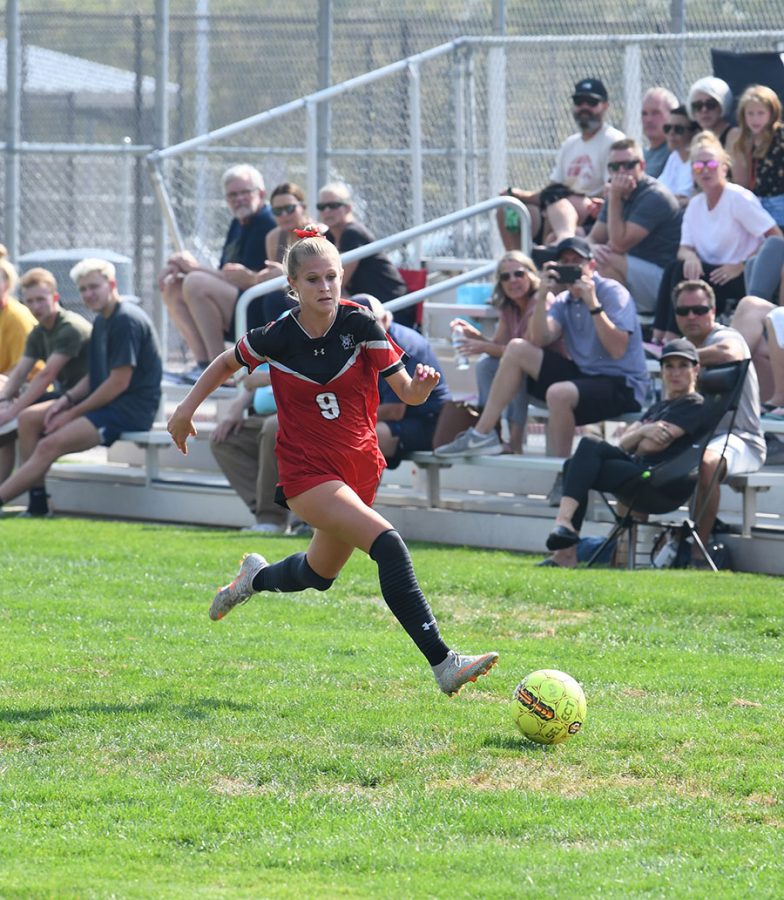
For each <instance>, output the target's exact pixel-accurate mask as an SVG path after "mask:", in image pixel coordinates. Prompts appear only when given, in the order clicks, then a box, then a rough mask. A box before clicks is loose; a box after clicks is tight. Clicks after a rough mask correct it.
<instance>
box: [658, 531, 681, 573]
mask: <svg viewBox="0 0 784 900" xmlns="http://www.w3.org/2000/svg"><path fill="white" fill-rule="evenodd" d="M677 556H678V539H677V538H675V537H671V538H668V539H667V540H666V541H665V543H664V545H663V546H662V548H661V550H659V552H658V553H657V554H656V556H654V558H653V567H654V568H655V569H670V568H672V564H673V563H674V562H675V559H676V557H677Z"/></svg>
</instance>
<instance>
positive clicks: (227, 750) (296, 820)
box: [0, 518, 784, 898]
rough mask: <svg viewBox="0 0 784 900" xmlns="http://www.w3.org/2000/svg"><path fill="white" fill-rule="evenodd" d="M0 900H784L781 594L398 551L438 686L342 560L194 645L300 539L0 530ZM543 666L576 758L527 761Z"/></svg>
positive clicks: (550, 751)
mask: <svg viewBox="0 0 784 900" xmlns="http://www.w3.org/2000/svg"><path fill="white" fill-rule="evenodd" d="M0 528H2V539H3V540H2V547H3V549H2V551H0V553H2V556H3V566H2V598H1V602H0V622H2V634H3V650H2V654H1V656H0V695H1V696H2V705H1V706H0V809H2V813H1V816H2V841H0V896H2V897H26V896H56V897H114V896H117V897H140V898H141V897H145V898H147V897H153V896H166V897H232V898H234V897H302V896H315V895H322V896H326V897H368V896H383V897H386V896H389V897H392V896H395V897H401V896H405V897H450V898H459V897H469V896H471V897H473V896H476V895H481V894H488V895H492V896H494V897H517V896H520V895H522V894H524V893H530V892H534V893H535V894H542V893H544V894H547V895H549V896H554V897H569V896H574V895H576V894H577V893H581V894H583V895H584V896H602V897H624V898H625V897H658V896H684V897H701V896H704V897H712V896H720V897H722V898H725V897H738V898H745V897H748V896H752V895H753V896H760V897H774V896H782V887H781V886H782V884H784V855H782V852H781V848H782V824H784V816H783V815H782V763H781V760H782V758H784V729H782V727H781V721H782V683H781V663H782V634H783V633H784V630H783V629H782V625H781V582H780V580H778V579H773V578H766V577H762V576H749V575H732V574H728V573H721V574H719V575H714V574H712V573H705V574H703V573H697V572H689V571H683V572H675V571H670V572H658V571H657V572H654V571H640V572H636V573H628V572H626V571H618V570H608V571H579V572H564V571H559V570H552V569H537V568H535V567H534V565H533V563H534V559H532V558H531V557H525V556H520V555H515V554H511V553H504V552H489V551H477V550H466V549H454V548H443V547H431V546H424V545H415V546H414V547H413V557H414V562H415V566H416V569H417V572H418V575H419V578H420V581H421V583H422V585H423V587H424V589H425V592H426V594H427V596H428V598H429V599H430V602H431V604H432V606H433V608H434V611H435V613H436V615H437V617H438V619H439V624H440V626H441V629H442V632H443V634H444V636H445V638H446V640H447V642H449V643H450V644H452V645H453V646H455V647H457V648H458V649H463V650H466V651H468V652H479V651H483V650H488V649H497V650H499V651H500V653H501V662H500V664H499V666H498V667H497V668H496V669H494V670H493V672H492V673H491V674H490V676H489V677H488V678H486V679H480V681H479V682H478V683H477V684H476V685H472V686H469V687H468V688H467V689H466V690H465V691H464V692H463V694H461V696H460V697H458V698H453V699H449V698H447V697H445V696H443V695H441V694H439V692H438V691H437V689H436V687H435V682H434V680H433V678H432V675H431V673H430V671H429V669H428V667H427V665H426V664H425V662H424V660H423V659H422V658H421V657H420V656H419V654H418V652H417V651H416V649H415V648H414V646H413V645H412V644H411V642H410V641H409V640H408V638H407V637H406V636H405V634H404V633H403V632H402V630H401V629H400V627H399V625H397V623H396V622H395V620H394V619H393V618H392V616H391V615H390V614H389V612H388V610H387V609H386V607H385V605H384V604H383V602H382V601H381V600H380V598H379V591H378V584H377V578H376V570H375V566H374V565H373V564H372V563H371V561H370V560H368V559H367V558H366V557H365V556H364V555H363V554H360V553H357V554H355V556H354V558H352V560H351V561H350V562H349V564H348V566H347V567H346V569H345V570H344V572H343V573H342V575H341V577H340V578H339V579H338V581H337V582H336V584H335V585H334V587H333V588H332V589H331V590H330V591H329V592H328V593H325V594H321V593H317V592H315V591H308V592H305V593H302V594H297V595H264V596H260V597H258V598H254V600H252V601H251V602H250V603H249V604H248V605H247V606H245V607H242V608H240V609H238V610H235V611H234V612H233V613H232V614H231V615H230V616H229V618H228V619H226V620H224V621H222V622H220V623H217V624H216V623H211V622H210V621H209V619H208V618H207V608H208V606H209V602H210V599H211V597H212V594H213V592H214V589H215V587H216V586H217V585H218V584H219V583H221V582H225V581H227V580H230V578H231V577H233V574H234V572H235V567H236V563H237V561H238V559H239V558H240V556H241V554H242V552H244V551H247V550H250V549H258V550H260V551H261V552H263V553H265V554H266V555H267V556H269V557H270V558H273V559H277V558H280V557H282V556H283V555H285V554H286V553H288V552H291V550H292V549H295V548H296V549H302V548H303V547H304V546H305V543H304V541H302V540H299V539H286V538H259V537H257V536H254V535H247V534H238V533H230V532H224V531H211V530H201V529H184V528H167V527H157V526H148V525H137V524H125V523H111V522H95V521H81V520H68V519H56V520H48V521H43V522H33V521H30V520H14V519H8V518H7V519H4V520H3V521H2V522H0ZM542 667H551V668H559V669H563V670H565V671H568V672H569V673H571V674H572V675H574V676H575V677H576V678H577V679H578V680H579V681H580V682H581V683H582V684H583V687H584V689H585V693H586V696H587V698H588V718H587V722H586V725H585V728H584V730H583V732H582V733H581V734H579V735H578V736H576V737H575V738H573V739H572V740H570V741H569V742H567V743H566V744H563V745H560V746H558V747H550V748H541V747H538V746H536V745H533V744H529V743H527V742H525V741H524V740H523V739H522V738H521V737H520V736H518V735H517V733H516V732H515V730H514V726H513V725H512V722H511V712H510V709H511V705H510V696H511V693H512V691H513V689H514V687H515V685H516V683H517V682H518V681H519V680H520V679H521V678H522V676H523V675H525V674H526V673H527V672H529V671H531V670H533V669H535V668H542Z"/></svg>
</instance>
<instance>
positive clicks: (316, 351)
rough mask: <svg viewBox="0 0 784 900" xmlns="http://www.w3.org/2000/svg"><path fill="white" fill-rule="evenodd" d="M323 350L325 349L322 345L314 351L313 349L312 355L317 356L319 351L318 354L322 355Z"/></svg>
mask: <svg viewBox="0 0 784 900" xmlns="http://www.w3.org/2000/svg"><path fill="white" fill-rule="evenodd" d="M324 352H325V351H324V348H323V347H322V348H321V349H320V350H314V351H313V355H314V356H318V355H319V353H320V354H321V355H322V356H323V355H324Z"/></svg>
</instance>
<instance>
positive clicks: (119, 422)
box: [84, 403, 152, 447]
mask: <svg viewBox="0 0 784 900" xmlns="http://www.w3.org/2000/svg"><path fill="white" fill-rule="evenodd" d="M84 417H85V419H87V420H88V421H90V422H92V424H93V425H94V426H95V427H96V428H97V429H98V434H99V435H100V436H101V441H100V443H101V446H102V447H111V446H112V444H113V443H114V442H115V441H116V440H117V439H118V438H119V437H120V435H121V434H122V432H123V431H149V429H150V426H151V425H152V420H151V419H144V420H141V419H140V420H139V421H137V422H133V421H131V420H130V419H129V418H128V413H126V412H121V411H120V410H118V409H117V408H116V407H114V406H112V404H111V403H110V404H109V405H108V406H102V407H101V408H100V409H92V410H90V412H86V413H85V414H84Z"/></svg>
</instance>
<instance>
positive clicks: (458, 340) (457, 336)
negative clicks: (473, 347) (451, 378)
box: [452, 325, 471, 369]
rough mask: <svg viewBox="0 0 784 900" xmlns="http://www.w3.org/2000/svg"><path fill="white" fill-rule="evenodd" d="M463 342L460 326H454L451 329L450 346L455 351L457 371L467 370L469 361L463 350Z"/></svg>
mask: <svg viewBox="0 0 784 900" xmlns="http://www.w3.org/2000/svg"><path fill="white" fill-rule="evenodd" d="M464 340H465V332H464V330H463V326H462V325H455V326H454V327H453V328H452V346H453V347H454V349H455V365H456V366H457V368H458V369H468V368H470V366H471V361H470V360H469V358H468V357H467V356H466V354H465V351H464V350H463V341H464Z"/></svg>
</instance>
